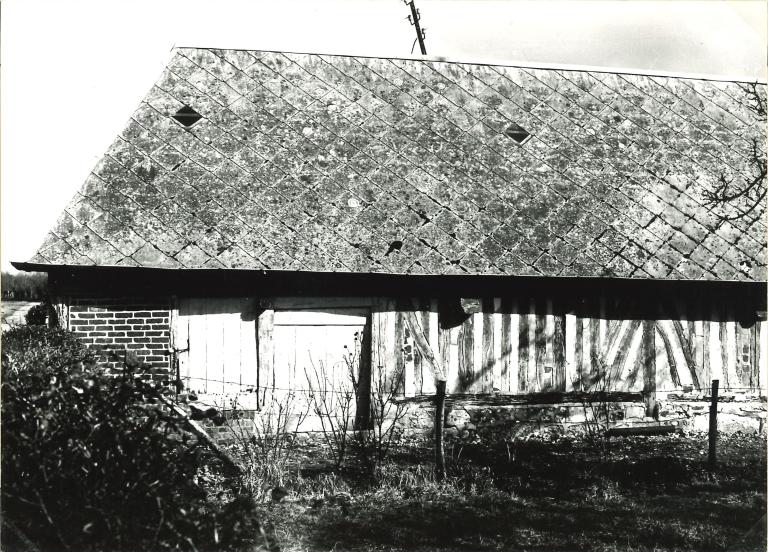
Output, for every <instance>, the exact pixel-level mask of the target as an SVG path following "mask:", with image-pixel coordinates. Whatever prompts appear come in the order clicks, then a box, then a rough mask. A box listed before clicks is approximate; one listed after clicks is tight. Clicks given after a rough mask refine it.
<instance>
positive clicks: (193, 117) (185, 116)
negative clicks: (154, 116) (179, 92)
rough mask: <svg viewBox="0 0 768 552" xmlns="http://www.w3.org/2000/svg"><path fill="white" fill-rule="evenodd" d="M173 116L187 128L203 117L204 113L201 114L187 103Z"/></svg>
mask: <svg viewBox="0 0 768 552" xmlns="http://www.w3.org/2000/svg"><path fill="white" fill-rule="evenodd" d="M172 117H173V118H174V119H176V120H177V121H178V122H179V123H181V124H182V126H184V127H186V128H189V127H191V126H192V125H194V124H195V123H196V122H197V121H199V120H200V119H202V118H203V116H202V115H200V114H199V113H198V112H197V111H195V110H194V109H192V108H191V107H189V106H188V105H185V106H184V107H182V108H181V109H179V110H178V111H177V112H176V113H175V114H174V115H172Z"/></svg>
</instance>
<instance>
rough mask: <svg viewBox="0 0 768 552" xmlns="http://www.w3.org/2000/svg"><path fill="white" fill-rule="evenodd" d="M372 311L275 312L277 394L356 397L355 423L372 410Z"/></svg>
mask: <svg viewBox="0 0 768 552" xmlns="http://www.w3.org/2000/svg"><path fill="white" fill-rule="evenodd" d="M369 320H370V309H365V308H312V309H291V310H282V311H281V310H276V311H275V318H274V329H273V340H274V354H275V358H274V365H273V366H274V380H273V381H274V389H275V391H278V392H280V391H294V392H306V391H309V390H310V389H312V390H313V391H314V392H321V393H337V394H341V393H348V392H352V393H353V395H354V396H355V397H356V401H357V402H356V404H355V405H354V407H355V421H356V424H358V426H359V427H360V426H365V425H367V423H368V419H369V411H370V381H371V370H370V323H369Z"/></svg>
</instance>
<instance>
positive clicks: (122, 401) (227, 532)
mask: <svg viewBox="0 0 768 552" xmlns="http://www.w3.org/2000/svg"><path fill="white" fill-rule="evenodd" d="M140 368H141V367H139V366H136V365H129V363H127V362H126V367H125V370H124V373H123V374H121V375H114V374H108V373H106V372H104V371H103V370H101V369H99V367H97V366H96V365H95V364H94V362H93V357H92V355H91V354H90V353H89V351H88V350H87V349H85V348H84V347H83V346H82V345H81V344H80V343H79V342H78V341H77V340H76V339H75V338H74V337H73V336H72V335H71V334H69V333H68V332H66V331H64V330H58V329H48V328H45V327H41V326H19V327H16V328H13V329H11V330H9V331H7V332H5V333H4V334H3V352H2V508H3V520H4V525H5V526H6V527H5V528H10V529H11V531H8V530H4V531H3V537H4V541H5V542H4V544H7V542H8V539H9V538H13V537H14V536H16V537H17V538H18V539H20V540H22V541H23V540H24V538H25V537H24V536H26V538H27V539H29V540H31V541H32V542H33V543H34V545H35V546H37V547H38V548H40V549H41V550H165V549H174V550H176V549H182V550H208V549H213V548H216V549H227V547H228V545H230V544H233V543H235V542H236V541H237V540H238V539H239V538H240V536H241V535H242V534H244V531H246V530H248V531H249V532H251V534H258V526H255V527H256V531H253V529H254V525H253V523H251V522H250V521H249V519H250V518H248V516H247V514H248V510H249V508H250V507H252V503H247V504H246V503H245V502H247V501H245V502H243V501H242V500H241V501H240V502H237V504H234V503H233V504H230V505H227V506H225V507H224V508H219V507H218V505H216V504H214V503H212V502H211V501H210V499H209V498H208V496H207V493H206V490H205V489H204V488H203V486H202V485H200V484H199V481H200V480H199V479H198V476H199V473H200V472H199V467H200V466H201V465H202V464H203V462H204V459H205V457H206V450H205V449H204V448H203V447H202V445H201V444H199V443H198V442H197V441H196V440H195V439H194V438H193V437H192V436H191V435H189V434H188V433H186V432H185V431H184V430H183V428H182V427H180V425H179V422H178V420H177V419H175V418H174V417H172V416H171V415H170V414H168V413H166V412H164V411H163V410H162V409H161V408H160V407H159V406H155V405H153V404H152V399H151V397H152V396H153V394H155V393H156V391H155V390H154V389H153V388H150V387H148V384H146V383H144V382H143V381H142V380H141V377H140V376H141V374H140V373H138V371H140ZM241 503H242V504H241ZM249 524H250V526H249ZM4 549H5V546H4Z"/></svg>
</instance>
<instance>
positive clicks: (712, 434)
mask: <svg viewBox="0 0 768 552" xmlns="http://www.w3.org/2000/svg"><path fill="white" fill-rule="evenodd" d="M719 386H720V380H712V400H711V402H710V403H709V469H710V470H711V469H713V468H714V467H715V463H716V462H717V389H718V387H719Z"/></svg>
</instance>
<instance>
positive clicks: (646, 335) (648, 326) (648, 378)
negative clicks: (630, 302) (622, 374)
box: [642, 320, 658, 417]
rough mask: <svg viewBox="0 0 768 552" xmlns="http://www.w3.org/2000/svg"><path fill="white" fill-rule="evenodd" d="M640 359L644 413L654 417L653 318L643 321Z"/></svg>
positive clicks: (654, 342) (655, 411) (654, 336)
mask: <svg viewBox="0 0 768 552" xmlns="http://www.w3.org/2000/svg"><path fill="white" fill-rule="evenodd" d="M642 359H643V397H644V400H645V415H646V416H653V417H656V415H657V412H658V410H657V407H656V324H655V323H654V321H653V320H644V321H643V343H642Z"/></svg>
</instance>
